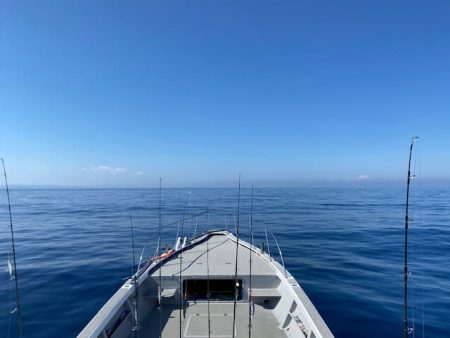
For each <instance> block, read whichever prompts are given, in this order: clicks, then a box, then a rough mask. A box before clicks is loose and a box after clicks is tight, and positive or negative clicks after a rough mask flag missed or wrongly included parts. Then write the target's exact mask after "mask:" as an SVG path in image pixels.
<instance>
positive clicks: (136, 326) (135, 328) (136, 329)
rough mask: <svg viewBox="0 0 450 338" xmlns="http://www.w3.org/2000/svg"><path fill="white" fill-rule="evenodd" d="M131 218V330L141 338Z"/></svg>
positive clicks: (131, 222) (133, 334)
mask: <svg viewBox="0 0 450 338" xmlns="http://www.w3.org/2000/svg"><path fill="white" fill-rule="evenodd" d="M129 216H130V230H131V247H132V253H133V259H132V261H133V265H132V267H131V273H132V276H133V278H132V280H133V286H134V297H133V307H134V314H133V318H134V326H133V327H132V328H131V333H132V336H133V337H136V336H137V337H138V338H139V318H138V297H139V294H138V283H137V272H136V273H134V267H135V265H136V259H135V252H134V231H133V218H132V217H131V215H129Z"/></svg>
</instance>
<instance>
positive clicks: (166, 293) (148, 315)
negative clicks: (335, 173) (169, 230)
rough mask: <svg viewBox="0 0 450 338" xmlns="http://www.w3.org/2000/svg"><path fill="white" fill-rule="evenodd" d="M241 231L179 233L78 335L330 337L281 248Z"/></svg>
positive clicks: (327, 329) (193, 337)
mask: <svg viewBox="0 0 450 338" xmlns="http://www.w3.org/2000/svg"><path fill="white" fill-rule="evenodd" d="M238 229H239V228H237V229H236V233H235V234H233V233H232V232H230V231H229V230H211V231H204V232H203V233H202V234H200V235H198V236H195V237H187V236H186V237H183V236H178V237H177V239H176V242H175V246H174V248H173V250H168V249H167V250H165V251H164V252H163V253H162V254H160V255H158V256H156V257H153V258H152V259H151V260H149V261H148V262H147V263H145V264H144V266H143V267H139V270H138V271H137V273H136V274H135V275H134V276H133V277H131V278H129V279H128V280H127V281H126V282H125V283H124V284H123V285H122V287H120V289H119V290H118V291H117V292H116V293H115V294H114V295H113V296H112V297H111V298H110V299H109V301H108V302H107V303H106V304H105V305H104V306H103V307H102V308H101V309H100V311H99V312H98V313H97V314H96V315H95V316H94V318H93V319H92V320H91V321H90V322H89V323H88V324H87V326H86V327H85V328H84V329H83V330H82V331H81V333H80V334H79V335H78V337H80V338H81V337H99V338H100V337H102V338H106V337H111V338H122V337H183V338H184V337H186V338H195V337H203V338H204V337H221V338H225V337H244V336H246V337H252V336H253V337H261V338H264V337H304V338H306V337H307V338H314V337H317V338H319V337H323V338H325V337H333V335H332V333H331V331H330V330H329V328H328V327H327V325H326V323H325V322H324V320H323V319H322V317H321V316H320V314H319V312H318V311H317V310H316V308H315V307H314V305H313V303H312V302H311V301H310V299H309V298H308V296H307V295H306V294H305V292H304V291H303V289H302V288H301V286H300V285H299V283H298V281H297V280H296V279H295V278H294V277H293V276H292V275H291V274H290V273H289V271H288V270H287V269H286V267H285V266H284V262H283V259H282V253H281V250H280V251H279V257H281V262H278V261H277V260H275V259H274V257H273V256H272V255H271V254H270V246H269V245H268V244H269V243H267V246H266V245H265V244H266V242H264V243H261V246H260V247H258V246H255V245H254V244H253V243H249V242H246V241H244V240H242V239H241V238H239V230H238ZM267 236H268V233H267V230H266V239H267ZM270 236H273V234H272V233H270V232H269V237H270ZM252 237H253V236H252ZM252 237H251V238H252ZM273 239H274V240H275V241H276V238H275V236H273ZM272 242H273V241H272ZM276 247H277V249H278V250H279V246H278V242H276ZM158 251H159V250H158Z"/></svg>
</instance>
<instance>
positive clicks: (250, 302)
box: [248, 184, 253, 338]
mask: <svg viewBox="0 0 450 338" xmlns="http://www.w3.org/2000/svg"><path fill="white" fill-rule="evenodd" d="M250 240H251V243H250V250H249V257H250V258H249V270H250V273H249V274H250V277H249V288H248V338H251V336H252V245H253V184H252V201H251V207H250Z"/></svg>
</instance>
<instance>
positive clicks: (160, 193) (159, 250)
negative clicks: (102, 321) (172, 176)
mask: <svg viewBox="0 0 450 338" xmlns="http://www.w3.org/2000/svg"><path fill="white" fill-rule="evenodd" d="M161 187H162V178H161V177H160V178H159V215H158V218H159V225H158V257H159V269H158V270H159V285H158V301H159V338H161V336H162V302H161V291H162V276H161V273H162V272H161V269H162V265H161V260H162V258H161V228H162V222H161V219H162V217H161V208H162V188H161Z"/></svg>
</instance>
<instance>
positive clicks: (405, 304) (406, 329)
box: [403, 136, 418, 338]
mask: <svg viewBox="0 0 450 338" xmlns="http://www.w3.org/2000/svg"><path fill="white" fill-rule="evenodd" d="M417 139H418V137H417V136H414V137H413V138H412V140H411V145H410V146H409V160H408V177H407V179H406V205H405V266H404V270H403V337H404V338H407V337H408V335H409V334H410V333H411V332H412V331H413V329H412V328H410V327H409V325H408V273H409V272H408V226H409V222H410V219H409V214H408V212H409V186H410V183H411V178H413V177H414V175H411V156H412V151H413V147H414V143H415V141H416V140H417ZM411 221H412V220H411Z"/></svg>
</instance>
